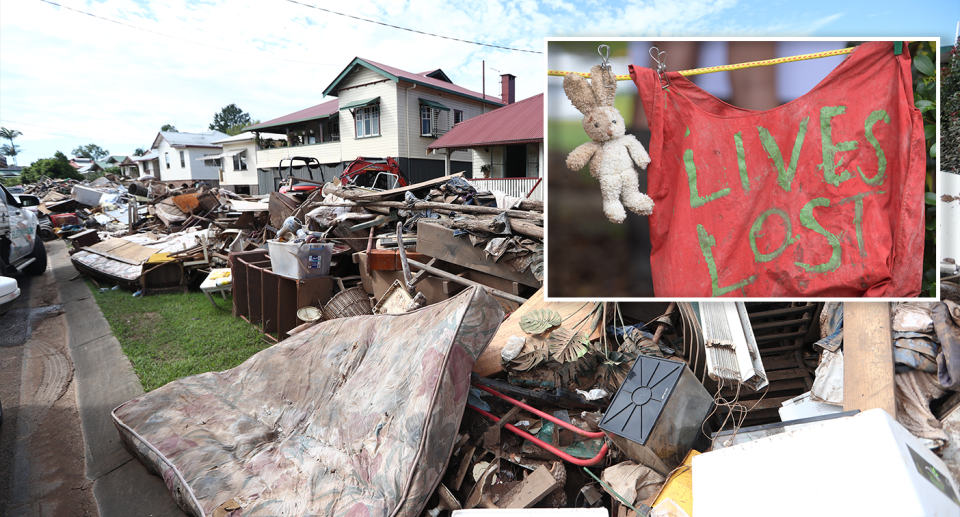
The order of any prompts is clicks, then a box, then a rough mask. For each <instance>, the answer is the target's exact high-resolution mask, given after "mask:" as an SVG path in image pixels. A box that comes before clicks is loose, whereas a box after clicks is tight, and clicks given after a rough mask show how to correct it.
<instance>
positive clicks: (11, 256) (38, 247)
mask: <svg viewBox="0 0 960 517" xmlns="http://www.w3.org/2000/svg"><path fill="white" fill-rule="evenodd" d="M39 230H40V221H39V220H38V218H37V214H35V213H33V212H32V211H30V210H28V209H27V208H26V207H24V206H23V205H22V204H21V203H20V201H19V200H18V199H17V198H16V196H14V195H13V193H11V192H10V191H9V190H8V189H7V187H6V186H5V185H3V184H0V274H3V275H12V274H14V273H17V272H21V273H25V274H27V275H42V274H43V272H44V271H46V269H47V251H46V249H45V248H44V247H43V241H41V240H40V238H39V237H38V234H39Z"/></svg>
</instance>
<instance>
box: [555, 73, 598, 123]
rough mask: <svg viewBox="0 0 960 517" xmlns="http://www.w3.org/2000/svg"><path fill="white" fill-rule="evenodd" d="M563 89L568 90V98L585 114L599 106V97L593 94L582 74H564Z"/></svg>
mask: <svg viewBox="0 0 960 517" xmlns="http://www.w3.org/2000/svg"><path fill="white" fill-rule="evenodd" d="M563 91H564V92H566V94H567V98H568V99H570V102H572V103H573V107H575V108H577V110H578V111H580V113H583V114H584V115H586V114H587V112H588V111H591V110H593V109H595V108H596V107H597V99H596V98H595V97H594V96H593V91H592V90H590V85H589V84H587V80H586V79H584V78H583V77H582V76H580V75H577V74H567V75H566V76H564V78H563Z"/></svg>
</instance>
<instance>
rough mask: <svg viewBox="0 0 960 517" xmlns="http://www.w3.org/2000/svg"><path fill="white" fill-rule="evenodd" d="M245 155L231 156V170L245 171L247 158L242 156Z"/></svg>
mask: <svg viewBox="0 0 960 517" xmlns="http://www.w3.org/2000/svg"><path fill="white" fill-rule="evenodd" d="M244 154H246V153H237V154H235V155H233V170H235V171H245V170H247V158H246V157H245V156H244Z"/></svg>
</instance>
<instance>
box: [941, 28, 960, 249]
mask: <svg viewBox="0 0 960 517" xmlns="http://www.w3.org/2000/svg"><path fill="white" fill-rule="evenodd" d="M940 101H941V102H942V103H943V105H942V106H940V142H939V143H938V144H937V152H938V153H939V154H940V170H941V171H951V172H956V171H960V39H958V40H957V41H956V42H955V43H954V45H953V48H951V49H950V61H949V62H948V63H947V64H946V65H945V66H944V67H943V68H942V69H941V70H940ZM954 231H955V230H954Z"/></svg>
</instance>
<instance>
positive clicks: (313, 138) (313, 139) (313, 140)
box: [307, 129, 317, 144]
mask: <svg viewBox="0 0 960 517" xmlns="http://www.w3.org/2000/svg"><path fill="white" fill-rule="evenodd" d="M307 143H308V144H315V143H317V135H315V134H314V133H313V130H312V129H311V130H310V136H308V137H307Z"/></svg>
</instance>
